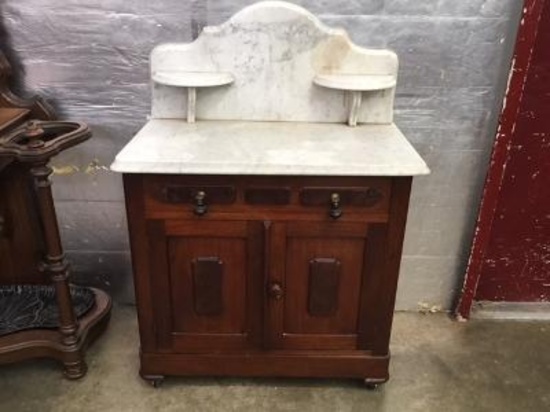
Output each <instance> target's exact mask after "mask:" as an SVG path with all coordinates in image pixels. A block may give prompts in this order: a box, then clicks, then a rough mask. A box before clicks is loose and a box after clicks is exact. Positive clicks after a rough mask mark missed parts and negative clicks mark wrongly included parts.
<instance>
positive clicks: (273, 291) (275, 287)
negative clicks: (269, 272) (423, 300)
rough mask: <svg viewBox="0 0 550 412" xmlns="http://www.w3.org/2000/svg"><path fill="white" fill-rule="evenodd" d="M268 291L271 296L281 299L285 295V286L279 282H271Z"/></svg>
mask: <svg viewBox="0 0 550 412" xmlns="http://www.w3.org/2000/svg"><path fill="white" fill-rule="evenodd" d="M267 292H268V295H269V297H270V298H271V299H275V300H281V299H282V298H283V295H284V291H283V286H282V285H281V284H280V283H277V282H273V283H270V284H269V286H268V289H267Z"/></svg>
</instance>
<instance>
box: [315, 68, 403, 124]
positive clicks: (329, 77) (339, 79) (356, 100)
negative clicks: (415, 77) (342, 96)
mask: <svg viewBox="0 0 550 412" xmlns="http://www.w3.org/2000/svg"><path fill="white" fill-rule="evenodd" d="M313 83H315V84H316V85H318V86H321V87H326V88H328V89H336V90H344V91H346V92H347V93H349V95H350V111H349V119H348V124H349V125H350V126H353V127H355V126H357V118H358V117H359V109H360V108H361V103H362V100H363V92H372V91H378V90H387V89H392V88H394V87H395V85H396V83H397V80H396V78H395V76H391V75H364V74H318V75H317V76H315V78H314V79H313Z"/></svg>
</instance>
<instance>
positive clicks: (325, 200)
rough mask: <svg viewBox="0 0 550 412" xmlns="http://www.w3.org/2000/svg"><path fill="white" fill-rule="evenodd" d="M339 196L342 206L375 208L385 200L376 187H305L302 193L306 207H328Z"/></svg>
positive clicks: (303, 203) (302, 202) (301, 196)
mask: <svg viewBox="0 0 550 412" xmlns="http://www.w3.org/2000/svg"><path fill="white" fill-rule="evenodd" d="M334 196H337V198H338V199H339V203H340V205H341V206H342V207H343V206H357V207H373V206H375V205H376V204H378V203H380V202H381V201H382V200H383V199H384V196H385V195H384V193H383V190H381V188H376V187H305V188H303V189H302V190H301V191H300V203H301V204H302V205H304V206H326V205H327V204H331V203H332V202H333V197H334Z"/></svg>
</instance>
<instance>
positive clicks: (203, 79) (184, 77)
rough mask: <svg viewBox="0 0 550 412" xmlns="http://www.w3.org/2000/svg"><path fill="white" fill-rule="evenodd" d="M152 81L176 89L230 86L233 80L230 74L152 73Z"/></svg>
mask: <svg viewBox="0 0 550 412" xmlns="http://www.w3.org/2000/svg"><path fill="white" fill-rule="evenodd" d="M153 81H154V82H156V83H160V84H164V85H166V86H176V87H216V86H225V85H226V84H231V83H233V82H234V81H235V79H234V78H233V75H232V74H231V73H207V72H181V71H169V72H156V73H154V74H153Z"/></svg>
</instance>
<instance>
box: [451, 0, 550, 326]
mask: <svg viewBox="0 0 550 412" xmlns="http://www.w3.org/2000/svg"><path fill="white" fill-rule="evenodd" d="M524 12H525V15H524V17H523V19H522V23H521V26H520V29H519V33H518V40H517V44H516V50H515V56H514V62H513V67H512V73H511V77H510V84H509V90H508V92H507V98H506V101H505V105H504V108H503V112H502V115H501V119H500V125H499V131H498V135H497V139H496V142H495V146H494V149H493V154H492V159H491V165H490V170H489V174H488V178H487V182H486V187H485V190H484V196H483V201H482V205H481V210H480V216H479V220H478V225H477V230H476V236H475V239H474V244H473V247H472V254H471V257H470V262H469V267H468V271H467V275H466V282H465V287H464V290H463V295H462V299H461V301H460V303H459V307H458V313H459V314H460V315H462V316H464V317H468V315H469V310H470V307H471V303H472V300H483V301H509V302H539V301H549V300H550V0H527V1H526V7H525V11H524Z"/></svg>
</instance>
